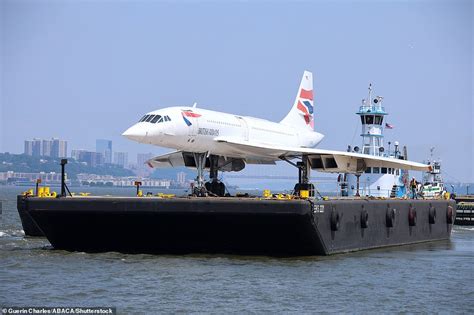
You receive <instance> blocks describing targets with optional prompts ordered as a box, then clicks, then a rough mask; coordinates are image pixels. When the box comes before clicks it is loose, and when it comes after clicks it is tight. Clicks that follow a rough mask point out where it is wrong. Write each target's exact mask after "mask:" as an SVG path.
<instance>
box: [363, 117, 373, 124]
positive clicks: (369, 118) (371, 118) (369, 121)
mask: <svg viewBox="0 0 474 315" xmlns="http://www.w3.org/2000/svg"><path fill="white" fill-rule="evenodd" d="M365 122H366V123H367V124H373V123H374V116H366V117H365Z"/></svg>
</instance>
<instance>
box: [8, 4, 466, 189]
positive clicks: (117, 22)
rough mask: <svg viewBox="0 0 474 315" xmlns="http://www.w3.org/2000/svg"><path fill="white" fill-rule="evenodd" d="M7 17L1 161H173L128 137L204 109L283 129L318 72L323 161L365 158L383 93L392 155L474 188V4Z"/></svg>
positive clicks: (98, 8) (122, 8) (189, 8)
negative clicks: (157, 120) (27, 149)
mask: <svg viewBox="0 0 474 315" xmlns="http://www.w3.org/2000/svg"><path fill="white" fill-rule="evenodd" d="M0 10H1V11H2V17H3V19H2V30H1V35H2V43H3V45H2V55H1V56H2V58H1V63H2V67H1V69H2V70H1V71H2V82H1V89H2V98H1V102H2V112H1V113H2V117H1V127H0V133H1V134H0V151H9V152H13V153H15V152H17V153H19V152H21V150H22V148H21V141H22V139H26V138H32V137H33V136H35V137H40V138H47V137H46V136H45V135H58V134H60V135H61V137H62V138H65V139H68V140H69V145H70V147H72V148H85V149H87V150H89V151H93V150H94V147H93V145H94V141H95V139H101V138H102V139H103V138H105V139H110V140H112V141H113V144H114V149H116V150H117V152H129V154H130V155H132V154H137V153H140V152H152V153H153V155H159V154H161V153H165V152H168V151H170V150H169V149H165V148H159V147H153V146H148V145H140V144H135V143H132V142H131V141H128V140H126V139H124V138H123V137H122V136H121V133H122V132H123V131H124V130H125V129H127V127H129V126H130V125H132V124H133V123H135V122H136V121H138V119H139V118H140V117H141V116H143V114H145V113H146V112H149V111H151V110H155V109H158V108H163V107H167V106H173V105H192V104H193V103H194V102H197V106H198V107H202V108H206V109H211V110H218V111H223V112H230V113H236V114H240V115H248V116H255V117H260V118H263V119H268V120H272V121H279V120H280V119H281V118H283V117H284V115H285V114H286V113H287V112H288V110H289V108H290V107H291V104H292V101H293V99H294V96H295V93H296V89H297V85H298V81H299V78H300V76H301V73H302V72H303V71H304V70H311V71H313V73H314V80H315V115H316V116H315V128H316V130H317V131H318V132H321V133H323V134H324V135H325V136H326V137H325V139H324V140H323V142H322V144H321V145H320V146H319V147H320V148H328V149H338V150H344V149H345V148H346V147H347V145H351V146H352V147H354V146H355V145H359V146H360V144H361V142H362V141H361V138H360V137H359V130H360V126H359V125H360V122H359V121H358V118H357V117H356V116H355V115H354V112H355V111H356V110H357V108H358V106H359V105H360V99H362V98H365V97H366V94H367V86H368V84H369V83H373V87H374V93H376V95H381V96H384V97H385V107H386V110H387V111H388V112H389V114H390V115H389V116H388V119H387V122H388V123H389V124H391V125H393V126H394V127H395V128H394V129H392V130H387V132H386V139H385V141H386V143H388V141H391V142H392V143H394V142H395V141H399V142H400V145H402V146H403V145H407V147H408V156H409V159H410V160H414V161H423V160H426V159H427V158H429V156H430V148H431V147H436V150H435V157H436V158H441V160H442V163H443V164H442V165H443V166H442V167H443V171H444V172H445V174H446V179H447V180H451V181H461V182H469V181H471V182H472V181H474V173H473V165H472V164H473V163H472V160H473V156H474V145H473V143H474V139H473V137H474V136H473V129H472V119H473V112H472V110H473V109H472V107H473V106H472V37H473V36H472V20H473V19H472V15H473V6H472V2H470V1H462V0H459V1H458V0H455V1H434V2H424V1H414V2H381V3H374V2H371V1H367V2H365V1H361V2H358V3H357V5H353V4H351V2H344V1H342V2H335V3H331V2H320V1H315V2H298V3H295V4H290V3H285V2H274V3H263V2H262V3H260V2H257V3H244V2H232V3H229V4H217V3H187V4H186V5H184V4H180V3H167V2H147V3H131V2H120V3H108V2H92V3H82V2H74V1H71V2H50V1H39V2H30V1H20V2H15V1H8V0H7V1H2V3H1V5H0ZM131 11H133V12H136V14H132V15H131V14H130V12H131ZM229 12H232V14H229ZM104 16H107V17H108V18H107V23H105V21H104V18H103V17H104ZM53 20H54V21H55V27H49V26H48V25H49V24H48V23H47V21H53ZM84 20H87V21H88V24H87V25H85V24H84V23H83V22H82V21H84ZM243 20H245V21H246V23H242V21H243ZM176 21H180V23H176ZM401 21H403V22H401ZM169 25H173V27H172V28H171V29H170V27H169ZM269 25H271V27H269ZM150 39H153V40H150ZM91 47H94V49H90V48H91ZM163 47H166V49H163ZM190 47H192V49H190ZM25 91H28V93H25ZM18 108H21V109H22V110H21V111H20V110H18ZM38 108H41V110H38ZM71 117H73V119H71ZM25 121H27V122H28V123H27V124H25ZM18 126H21V128H18ZM11 130H15V132H11ZM460 151H461V152H462V154H461V153H460ZM282 167H284V168H286V169H287V172H288V173H289V174H291V173H294V169H292V168H291V166H286V165H285V166H282ZM249 170H250V171H251V170H252V167H249V168H247V169H246V170H244V172H247V171H249Z"/></svg>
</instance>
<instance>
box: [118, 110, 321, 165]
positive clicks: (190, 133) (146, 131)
mask: <svg viewBox="0 0 474 315" xmlns="http://www.w3.org/2000/svg"><path fill="white" fill-rule="evenodd" d="M149 115H152V116H153V118H150V117H151V116H149ZM157 115H158V116H159V118H158V117H157ZM147 116H148V119H146V118H145V121H139V122H138V123H136V124H135V125H133V126H132V127H130V128H129V129H127V130H126V131H125V132H124V133H123V135H124V136H125V137H127V138H129V139H131V140H134V141H137V142H140V143H146V144H152V145H156V146H160V147H167V148H172V149H176V150H180V151H187V152H207V153H209V154H214V155H220V156H226V157H235V158H246V157H248V156H247V154H246V153H245V152H239V150H229V148H228V146H225V145H222V144H220V143H219V142H218V141H216V140H215V139H216V138H219V137H226V138H232V139H236V140H240V141H245V142H251V143H261V144H268V145H276V144H277V145H280V146H282V145H283V146H289V147H301V148H313V147H315V146H316V145H317V144H318V143H319V142H320V141H321V140H322V139H323V137H324V136H323V135H322V134H320V133H318V132H314V131H310V130H307V129H301V128H294V127H292V126H289V125H285V124H282V123H276V122H271V121H268V120H264V119H259V118H254V117H249V116H240V115H233V114H228V113H222V112H217V111H212V110H206V109H201V108H194V107H168V108H164V109H160V110H156V111H153V112H150V113H148V114H146V115H145V116H144V117H147ZM141 120H143V118H142V119H141Z"/></svg>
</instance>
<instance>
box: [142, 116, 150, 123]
mask: <svg viewBox="0 0 474 315" xmlns="http://www.w3.org/2000/svg"><path fill="white" fill-rule="evenodd" d="M148 116H150V115H145V116H143V117H142V119H140V122H141V121H145V120H146V119H147V118H148Z"/></svg>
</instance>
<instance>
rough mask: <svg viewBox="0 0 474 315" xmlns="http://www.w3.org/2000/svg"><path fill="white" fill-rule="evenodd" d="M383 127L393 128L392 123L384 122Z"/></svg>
mask: <svg viewBox="0 0 474 315" xmlns="http://www.w3.org/2000/svg"><path fill="white" fill-rule="evenodd" d="M385 128H387V129H393V125H392V124H389V123H385Z"/></svg>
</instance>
